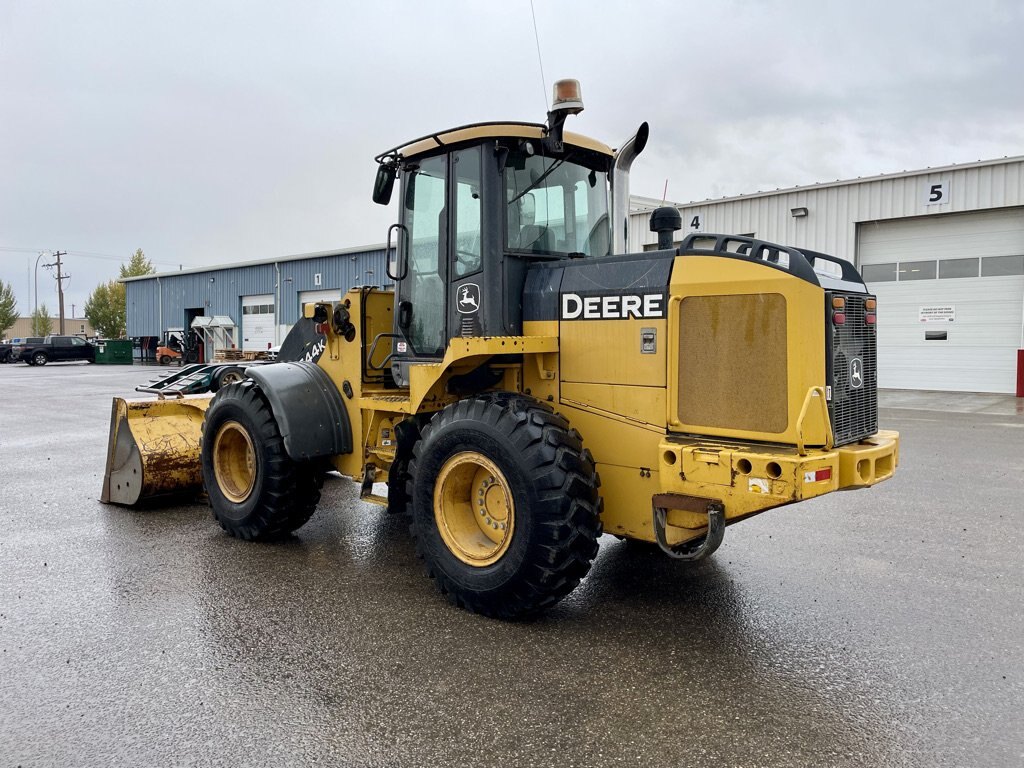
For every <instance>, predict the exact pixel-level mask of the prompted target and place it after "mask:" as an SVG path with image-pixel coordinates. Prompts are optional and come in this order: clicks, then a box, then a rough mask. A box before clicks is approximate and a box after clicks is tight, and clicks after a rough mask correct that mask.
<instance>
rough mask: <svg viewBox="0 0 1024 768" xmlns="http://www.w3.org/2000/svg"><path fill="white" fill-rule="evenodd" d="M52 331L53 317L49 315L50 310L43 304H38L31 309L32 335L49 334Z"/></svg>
mask: <svg viewBox="0 0 1024 768" xmlns="http://www.w3.org/2000/svg"><path fill="white" fill-rule="evenodd" d="M51 333H53V318H52V317H50V310H48V309H47V308H46V305H45V304H40V305H39V306H38V307H36V308H35V309H34V310H32V335H33V336H49V335H50V334H51Z"/></svg>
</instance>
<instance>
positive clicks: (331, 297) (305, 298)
mask: <svg viewBox="0 0 1024 768" xmlns="http://www.w3.org/2000/svg"><path fill="white" fill-rule="evenodd" d="M316 301H331V302H335V303H337V302H339V301H341V289H340V288H331V289H329V290H326V291H303V292H302V293H300V294H299V317H301V316H302V307H303V306H304V305H306V304H310V303H312V302H316Z"/></svg>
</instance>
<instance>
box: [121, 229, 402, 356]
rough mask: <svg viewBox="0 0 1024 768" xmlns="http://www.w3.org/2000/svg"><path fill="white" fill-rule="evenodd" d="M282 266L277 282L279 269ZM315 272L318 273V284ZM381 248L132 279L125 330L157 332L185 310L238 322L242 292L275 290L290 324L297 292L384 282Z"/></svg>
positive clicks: (179, 322)
mask: <svg viewBox="0 0 1024 768" xmlns="http://www.w3.org/2000/svg"><path fill="white" fill-rule="evenodd" d="M278 269H279V270H280V285H278V282H277V270H278ZM317 275H319V276H320V281H319V284H318V283H317ZM390 282H391V281H390V280H388V278H387V274H386V272H385V251H384V249H379V250H371V251H359V252H344V253H337V254H329V255H317V256H311V257H309V258H300V259H289V260H283V261H279V262H269V263H261V264H248V265H244V266H238V267H230V266H225V267H217V268H214V269H210V270H204V271H201V272H194V271H193V272H185V273H183V274H180V275H179V274H175V273H173V272H169V273H163V274H160V275H154V276H153V277H148V278H145V279H142V280H131V281H129V282H127V283H126V284H125V285H126V287H127V297H128V335H129V336H160V335H161V334H162V332H163V331H164V330H165V329H167V328H174V327H177V328H180V327H183V326H184V324H185V310H187V309H194V308H200V309H202V310H203V314H205V315H207V316H210V315H227V316H229V317H230V318H231V319H232V320H234V322H235V324H236V325H241V320H242V297H243V296H252V295H256V294H272V295H274V296H279V297H280V298H279V300H276V301H275V304H276V305H277V307H278V310H277V311H278V324H279V325H291V324H293V323H294V322H295V321H296V320H297V319H298V316H299V293H301V292H302V291H310V290H317V289H327V288H339V289H341V290H342V291H346V290H348V289H349V288H351V287H353V286H356V285H388V284H390Z"/></svg>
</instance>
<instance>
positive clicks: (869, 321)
mask: <svg viewBox="0 0 1024 768" xmlns="http://www.w3.org/2000/svg"><path fill="white" fill-rule="evenodd" d="M864 322H865V323H867V324H868V325H874V324H875V323H876V322H878V318H877V317H875V315H874V314H869V315H864Z"/></svg>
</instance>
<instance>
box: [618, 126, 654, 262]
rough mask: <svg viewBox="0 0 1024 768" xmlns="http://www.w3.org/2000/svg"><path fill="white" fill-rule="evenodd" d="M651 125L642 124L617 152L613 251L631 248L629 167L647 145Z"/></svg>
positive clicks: (622, 251)
mask: <svg viewBox="0 0 1024 768" xmlns="http://www.w3.org/2000/svg"><path fill="white" fill-rule="evenodd" d="M649 133H650V127H649V126H648V125H647V123H646V122H643V123H641V124H640V127H639V128H638V129H637V131H636V133H635V134H633V136H632V137H631V138H629V139H627V140H626V141H625V142H624V143H623V144H622V146H621V147H620V148H619V150H618V151H617V152H616V153H615V167H614V168H613V170H612V202H611V211H612V253H613V254H618V253H626V252H628V250H629V169H630V166H632V165H633V161H634V160H636V158H637V155H639V154H640V153H641V152H643V151H644V147H646V146H647V137H648V135H649Z"/></svg>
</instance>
